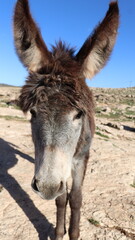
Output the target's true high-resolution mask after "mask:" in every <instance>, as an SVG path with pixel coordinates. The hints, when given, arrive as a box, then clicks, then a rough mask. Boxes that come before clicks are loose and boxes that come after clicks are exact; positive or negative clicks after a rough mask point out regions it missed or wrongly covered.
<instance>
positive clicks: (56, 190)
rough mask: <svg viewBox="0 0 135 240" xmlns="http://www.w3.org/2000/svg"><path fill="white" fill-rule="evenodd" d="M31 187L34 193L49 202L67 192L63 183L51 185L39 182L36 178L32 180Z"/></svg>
mask: <svg viewBox="0 0 135 240" xmlns="http://www.w3.org/2000/svg"><path fill="white" fill-rule="evenodd" d="M31 186H32V189H33V191H34V192H36V193H37V194H38V195H39V196H40V197H41V198H43V199H47V200H51V199H54V198H56V197H58V196H60V195H62V194H63V193H64V192H65V191H66V187H65V184H64V183H63V182H62V181H61V182H60V183H59V184H54V183H50V184H49V183H45V182H42V181H40V180H37V179H36V178H35V177H34V178H33V180H32V183H31Z"/></svg>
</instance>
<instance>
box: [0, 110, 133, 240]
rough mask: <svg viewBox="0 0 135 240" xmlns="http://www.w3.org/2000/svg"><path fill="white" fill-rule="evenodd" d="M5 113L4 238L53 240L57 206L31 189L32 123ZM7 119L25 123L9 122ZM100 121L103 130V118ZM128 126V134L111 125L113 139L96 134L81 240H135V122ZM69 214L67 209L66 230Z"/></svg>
mask: <svg viewBox="0 0 135 240" xmlns="http://www.w3.org/2000/svg"><path fill="white" fill-rule="evenodd" d="M0 115H1V116H3V117H1V118H0V239H1V240H38V239H39V240H54V228H55V213H56V208H55V203H54V201H45V200H42V199H40V198H39V197H38V196H37V195H36V194H35V193H34V192H33V191H32V189H31V186H30V184H31V179H32V177H33V172H34V150H33V143H32V140H31V129H30V123H29V122H28V121H27V120H25V117H24V116H23V114H22V113H21V111H20V110H17V109H13V108H4V107H0ZM7 115H8V116H9V115H10V116H19V117H20V118H24V121H22V119H21V121H20V120H16V119H8V120H6V119H5V118H4V116H7ZM104 121H105V120H104ZM96 122H97V126H101V124H102V121H101V120H97V121H96ZM126 125H127V126H128V127H127V128H125V129H126V130H124V129H121V130H117V129H112V128H109V127H106V129H105V130H106V134H107V135H108V137H109V138H104V137H101V136H98V135H95V138H94V140H93V144H92V147H91V158H90V160H89V163H88V169H87V173H86V177H85V181H84V186H83V206H82V215H81V222H80V230H81V235H80V239H81V240H128V239H129V240H130V239H132V240H135V180H134V178H135V132H134V131H130V130H133V129H132V128H133V127H134V124H133V123H131V122H130V123H126ZM130 128H131V129H130ZM69 215H70V209H69V206H68V208H67V227H68V223H69ZM68 239H69V238H68V235H65V237H64V240H68Z"/></svg>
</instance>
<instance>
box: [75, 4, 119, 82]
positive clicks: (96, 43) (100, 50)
mask: <svg viewBox="0 0 135 240" xmlns="http://www.w3.org/2000/svg"><path fill="white" fill-rule="evenodd" d="M118 25H119V8H118V3H117V2H116V1H115V2H111V3H110V6H109V10H108V12H107V14H106V16H105V18H104V19H103V21H102V22H101V23H100V24H99V26H98V27H97V28H96V29H95V31H94V32H93V34H92V35H91V36H90V37H88V39H87V40H86V41H85V43H84V44H83V46H82V48H81V49H80V51H79V52H78V53H77V55H76V60H77V61H78V62H79V63H80V64H81V65H82V72H83V76H84V77H85V78H89V79H91V78H92V77H93V76H94V75H95V74H96V73H98V72H99V71H100V70H101V69H102V68H103V67H104V65H105V64H106V62H107V60H108V58H109V56H110V54H111V52H112V49H113V47H114V43H115V40H116V36H117V29H118Z"/></svg>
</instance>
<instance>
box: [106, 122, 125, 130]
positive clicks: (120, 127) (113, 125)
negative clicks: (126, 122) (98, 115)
mask: <svg viewBox="0 0 135 240" xmlns="http://www.w3.org/2000/svg"><path fill="white" fill-rule="evenodd" d="M105 125H106V126H108V127H112V128H115V129H118V130H123V126H122V125H121V124H119V123H111V122H108V123H107V124H105Z"/></svg>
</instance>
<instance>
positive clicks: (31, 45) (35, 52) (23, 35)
mask: <svg viewBox="0 0 135 240" xmlns="http://www.w3.org/2000/svg"><path fill="white" fill-rule="evenodd" d="M14 40H15V46H16V51H17V53H18V56H19V58H20V60H21V61H22V63H23V64H24V65H25V66H26V67H27V68H28V70H29V71H33V72H36V71H38V70H39V69H40V68H42V67H43V66H45V65H47V64H49V63H50V61H51V53H50V52H49V51H48V49H47V47H46V45H45V43H44V41H43V39H42V36H41V34H40V30H39V29H38V27H37V25H36V24H35V22H34V20H33V18H32V16H31V13H30V10H29V3H28V0H17V3H16V6H15V13H14Z"/></svg>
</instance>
